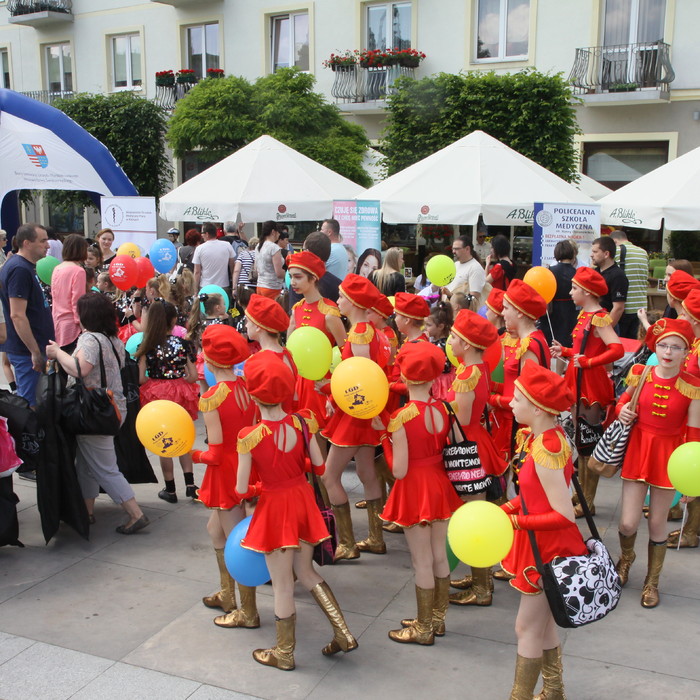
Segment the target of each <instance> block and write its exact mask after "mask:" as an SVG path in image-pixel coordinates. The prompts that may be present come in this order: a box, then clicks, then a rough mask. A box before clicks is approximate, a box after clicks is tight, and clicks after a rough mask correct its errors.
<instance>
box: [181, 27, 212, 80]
mask: <svg viewBox="0 0 700 700" xmlns="http://www.w3.org/2000/svg"><path fill="white" fill-rule="evenodd" d="M185 46H186V51H187V57H186V58H187V67H188V68H190V69H191V70H193V71H194V72H195V75H196V76H197V77H198V78H204V77H206V74H207V69H209V68H220V66H219V23H218V22H211V23H210V24H199V25H195V26H192V27H186V28H185Z"/></svg>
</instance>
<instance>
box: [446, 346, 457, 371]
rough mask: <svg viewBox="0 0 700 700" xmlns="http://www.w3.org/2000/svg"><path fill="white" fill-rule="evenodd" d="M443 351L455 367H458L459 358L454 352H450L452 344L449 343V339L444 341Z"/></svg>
mask: <svg viewBox="0 0 700 700" xmlns="http://www.w3.org/2000/svg"><path fill="white" fill-rule="evenodd" d="M445 352H446V353H447V359H448V360H449V361H450V362H451V363H452V364H453V365H454V366H455V367H459V360H458V359H457V358H456V357H455V354H454V352H452V346H451V345H450V341H449V340H448V341H447V342H446V343H445Z"/></svg>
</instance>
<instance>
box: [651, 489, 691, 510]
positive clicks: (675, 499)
mask: <svg viewBox="0 0 700 700" xmlns="http://www.w3.org/2000/svg"><path fill="white" fill-rule="evenodd" d="M682 495H683V494H681V493H680V492H678V491H676V495H675V496H674V497H673V501H672V502H671V508H675V507H676V506H677V505H678V503H679V502H680V500H681V496H682ZM644 505H645V506H648V505H649V491H647V497H646V498H645V499H644Z"/></svg>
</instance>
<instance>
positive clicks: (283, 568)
mask: <svg viewBox="0 0 700 700" xmlns="http://www.w3.org/2000/svg"><path fill="white" fill-rule="evenodd" d="M244 373H245V379H246V383H247V386H248V393H249V394H250V396H251V397H252V399H253V401H254V402H255V403H256V405H257V406H258V408H259V409H260V415H261V421H260V422H259V423H258V424H257V425H255V426H253V427H249V428H244V429H243V430H241V431H240V433H239V434H238V477H237V480H236V491H237V493H238V495H239V496H240V498H241V499H243V500H246V499H249V498H253V497H255V496H259V500H258V504H257V506H256V508H255V512H254V513H253V519H252V520H251V523H250V527H249V528H248V532H247V533H246V535H245V537H244V538H243V540H242V541H241V546H242V547H245V548H246V549H251V550H253V551H255V552H263V553H264V554H265V561H266V563H267V568H268V569H269V571H270V578H271V579H272V592H273V595H274V608H275V620H276V626H277V644H276V645H275V646H274V647H272V648H270V649H256V650H255V651H254V652H253V658H254V659H255V660H256V661H257V662H258V663H260V664H263V665H264V666H272V667H274V668H279V669H281V670H283V671H291V670H292V669H293V668H294V647H295V644H296V642H295V626H296V610H295V606H294V576H295V575H296V576H297V579H298V580H299V581H300V582H301V584H302V585H303V586H304V587H305V588H306V589H307V590H308V591H309V592H310V593H311V595H312V596H313V598H314V600H315V601H316V602H317V603H318V605H319V607H320V608H321V609H322V610H323V612H324V614H325V615H326V617H327V618H328V621H329V622H330V623H331V627H332V628H333V639H332V640H331V641H330V643H329V644H327V645H326V646H325V647H324V648H323V649H322V652H321V653H322V654H324V655H325V656H330V655H332V654H337V653H338V652H339V651H343V652H348V651H352V650H353V649H356V648H357V646H358V644H357V640H356V639H355V638H354V637H353V636H352V634H351V633H350V630H349V629H348V627H347V624H346V623H345V618H344V617H343V613H342V611H341V610H340V607H339V606H338V602H337V601H336V599H335V596H334V595H333V591H331V589H330V587H329V586H328V584H327V583H326V582H325V581H324V580H323V579H322V578H321V576H319V574H318V572H317V571H316V570H315V568H314V565H313V551H314V547H315V546H316V545H317V544H319V543H320V542H323V541H324V540H327V539H328V538H329V537H330V535H329V534H328V529H327V528H326V524H325V522H324V520H323V517H322V516H321V512H320V510H319V507H318V505H317V504H316V501H315V499H314V491H313V489H312V487H311V485H310V484H309V482H308V481H307V479H306V475H305V471H306V461H307V448H306V444H305V438H304V436H305V430H304V427H303V426H302V424H301V420H304V422H305V423H306V426H307V430H308V432H309V433H314V432H316V431H317V430H318V425H317V424H316V419H315V418H314V416H313V413H311V412H306V411H305V412H304V414H305V415H303V416H302V415H298V414H295V415H288V414H287V413H286V412H285V411H284V409H283V408H282V405H283V403H284V402H285V400H288V399H289V398H290V397H291V396H292V394H293V393H294V375H293V374H292V372H291V370H290V369H289V367H288V366H287V365H285V364H284V362H282V361H281V360H280V359H279V358H278V357H277V356H276V355H275V354H273V353H271V352H259V353H256V354H255V355H253V357H251V358H250V359H248V360H247V361H246V364H245V368H244ZM308 456H309V459H310V469H313V470H314V471H315V472H316V473H317V474H318V473H322V472H323V457H322V456H321V450H320V448H319V446H318V443H317V442H316V440H315V438H314V437H313V436H311V438H310V439H309V445H308ZM252 469H255V470H256V472H257V474H258V476H259V478H260V483H259V484H256V485H255V486H253V487H251V486H249V482H250V475H251V471H252Z"/></svg>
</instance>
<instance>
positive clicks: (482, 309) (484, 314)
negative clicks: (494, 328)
mask: <svg viewBox="0 0 700 700" xmlns="http://www.w3.org/2000/svg"><path fill="white" fill-rule="evenodd" d="M477 313H478V314H479V316H481V317H482V318H486V304H484V305H483V306H482V307H481V308H480V309H479V310H478V311H477Z"/></svg>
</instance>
